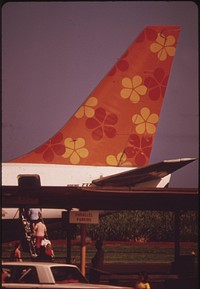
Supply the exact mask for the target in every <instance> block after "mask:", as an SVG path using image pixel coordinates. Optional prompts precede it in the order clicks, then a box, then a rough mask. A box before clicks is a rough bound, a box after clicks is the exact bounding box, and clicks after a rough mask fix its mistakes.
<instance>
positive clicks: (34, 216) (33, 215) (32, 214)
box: [28, 208, 42, 232]
mask: <svg viewBox="0 0 200 289" xmlns="http://www.w3.org/2000/svg"><path fill="white" fill-rule="evenodd" d="M28 212H29V218H30V224H31V231H32V232H33V231H34V226H35V224H36V222H37V220H38V219H40V218H41V216H42V211H41V209H40V208H29V211H28Z"/></svg>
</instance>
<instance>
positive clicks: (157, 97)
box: [11, 26, 180, 167]
mask: <svg viewBox="0 0 200 289" xmlns="http://www.w3.org/2000/svg"><path fill="white" fill-rule="evenodd" d="M179 32H180V27H179V26H150V27H146V28H145V29H144V30H143V31H142V33H141V34H140V35H139V36H138V37H137V39H136V40H135V42H134V43H133V44H132V45H131V46H130V47H129V48H128V50H127V51H126V52H125V53H124V54H123V55H122V57H121V58H120V59H119V60H118V62H117V63H116V65H115V66H114V67H113V68H112V69H111V70H110V71H109V73H108V74H107V75H106V76H105V77H104V78H103V80H102V81H101V82H100V83H99V85H98V86H97V87H96V88H95V89H94V90H93V91H92V93H91V94H90V95H89V96H88V98H87V99H86V101H85V102H84V103H83V105H82V106H81V107H79V109H78V110H77V111H76V113H75V114H74V115H73V116H72V117H71V119H70V120H69V121H68V122H67V123H66V125H65V126H64V127H63V128H62V129H61V130H60V131H59V132H58V133H57V134H56V135H54V136H53V137H52V138H51V139H50V140H49V141H47V142H46V143H45V144H43V145H42V146H40V147H39V148H36V149H34V150H33V151H32V152H30V153H28V154H26V155H24V156H21V157H19V158H16V159H15V160H12V161H11V162H15V163H51V164H70V165H95V166H130V167H132V166H137V167H141V166H145V165H147V164H148V162H149V158H150V153H151V149H152V145H153V142H154V137H155V133H156V128H157V125H158V121H159V116H160V111H161V107H162V103H163V98H164V94H165V90H166V86H167V82H168V78H169V74H170V69H171V66H172V61H173V58H174V55H175V51H176V46H177V41H178V36H179Z"/></svg>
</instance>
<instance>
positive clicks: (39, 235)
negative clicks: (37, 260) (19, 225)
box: [34, 219, 47, 255]
mask: <svg viewBox="0 0 200 289" xmlns="http://www.w3.org/2000/svg"><path fill="white" fill-rule="evenodd" d="M46 234H47V228H46V225H45V224H44V223H43V222H42V221H41V219H38V220H37V223H36V225H35V226H34V236H35V237H36V245H35V248H36V252H37V254H38V255H39V251H40V247H41V242H42V240H43V239H44V237H45V235H46Z"/></svg>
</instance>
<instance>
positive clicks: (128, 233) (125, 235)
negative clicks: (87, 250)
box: [50, 210, 198, 242]
mask: <svg viewBox="0 0 200 289" xmlns="http://www.w3.org/2000/svg"><path fill="white" fill-rule="evenodd" d="M174 218H175V214H174V212H172V211H167V212H163V211H137V210H136V211H116V212H112V213H108V214H106V215H103V216H101V217H100V221H99V224H89V225H87V236H88V237H89V238H90V239H92V240H96V239H98V238H101V239H103V240H107V241H136V242H173V241H174V238H175V236H174V233H175V221H174V220H175V219H174ZM70 233H71V236H72V238H76V237H77V236H78V235H80V225H75V224H70ZM50 235H51V236H50V237H51V239H65V238H66V235H67V233H66V225H65V226H63V228H62V229H61V230H60V231H59V230H58V231H52V232H51V234H50ZM180 241H181V242H197V241H198V212H197V211H187V212H180Z"/></svg>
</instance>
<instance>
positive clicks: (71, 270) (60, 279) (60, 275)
mask: <svg viewBox="0 0 200 289" xmlns="http://www.w3.org/2000/svg"><path fill="white" fill-rule="evenodd" d="M51 271H52V274H53V276H54V279H55V282H56V283H62V284H63V283H88V282H87V280H86V279H85V277H84V276H83V275H82V274H81V272H80V271H79V270H78V269H77V268H75V267H66V266H55V267H54V266H52V267H51Z"/></svg>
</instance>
